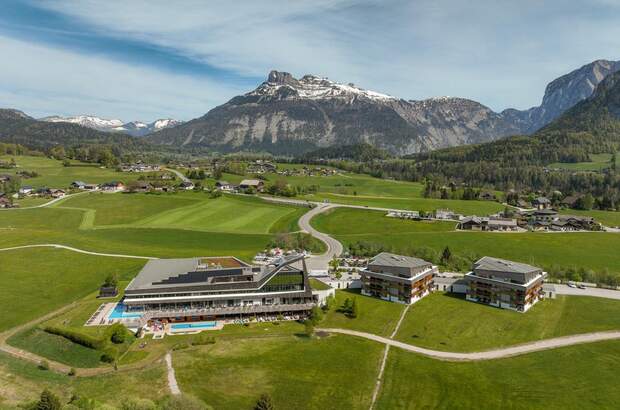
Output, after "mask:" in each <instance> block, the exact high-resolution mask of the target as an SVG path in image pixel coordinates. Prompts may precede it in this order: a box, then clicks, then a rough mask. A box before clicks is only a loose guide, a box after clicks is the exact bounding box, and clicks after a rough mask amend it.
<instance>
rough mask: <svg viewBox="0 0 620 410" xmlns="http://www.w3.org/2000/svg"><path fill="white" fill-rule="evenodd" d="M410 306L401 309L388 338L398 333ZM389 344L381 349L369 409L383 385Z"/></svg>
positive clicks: (373, 406) (392, 337)
mask: <svg viewBox="0 0 620 410" xmlns="http://www.w3.org/2000/svg"><path fill="white" fill-rule="evenodd" d="M410 307H411V305H407V306H405V308H404V309H403V313H401V314H400V318H399V319H398V322H397V323H396V326H395V327H394V331H393V332H392V334H391V335H390V339H394V336H396V333H398V329H400V325H401V323H403V319H405V316H406V315H407V312H408V311H409V308H410ZM390 346H391V345H390V344H389V343H386V344H385V350H384V351H383V359H381V365H380V366H379V374H378V375H377V382H376V383H375V389H374V391H373V392H372V400H371V401H370V410H372V409H374V408H375V404H376V403H377V398H378V397H379V392H381V386H382V385H383V373H384V372H385V364H386V363H387V358H388V355H389V353H390Z"/></svg>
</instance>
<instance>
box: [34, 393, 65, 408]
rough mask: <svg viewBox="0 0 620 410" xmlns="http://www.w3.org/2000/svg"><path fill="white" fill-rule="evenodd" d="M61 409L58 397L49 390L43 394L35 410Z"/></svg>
mask: <svg viewBox="0 0 620 410" xmlns="http://www.w3.org/2000/svg"><path fill="white" fill-rule="evenodd" d="M61 408H62V405H61V404H60V399H59V398H58V396H56V395H55V394H54V393H52V392H51V391H49V390H47V389H45V390H43V392H41V397H40V398H39V401H38V402H37V403H36V404H35V405H34V409H35V410H60V409H61Z"/></svg>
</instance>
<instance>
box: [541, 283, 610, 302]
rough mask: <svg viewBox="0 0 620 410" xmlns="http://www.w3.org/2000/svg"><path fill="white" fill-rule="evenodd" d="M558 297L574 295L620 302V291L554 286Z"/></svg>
mask: <svg viewBox="0 0 620 410" xmlns="http://www.w3.org/2000/svg"><path fill="white" fill-rule="evenodd" d="M553 286H554V287H555V291H556V293H557V294H558V295H574V296H594V297H597V298H607V299H618V300H620V291H617V290H611V289H600V288H589V287H588V288H585V289H579V288H571V287H569V286H566V285H557V284H555V283H554V284H553Z"/></svg>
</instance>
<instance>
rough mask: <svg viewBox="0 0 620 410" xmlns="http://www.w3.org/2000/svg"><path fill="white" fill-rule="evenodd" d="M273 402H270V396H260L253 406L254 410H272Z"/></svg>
mask: <svg viewBox="0 0 620 410" xmlns="http://www.w3.org/2000/svg"><path fill="white" fill-rule="evenodd" d="M274 409H275V407H274V406H273V402H272V401H271V396H269V395H268V394H261V396H260V398H259V399H258V401H257V402H256V405H255V406H254V410H274Z"/></svg>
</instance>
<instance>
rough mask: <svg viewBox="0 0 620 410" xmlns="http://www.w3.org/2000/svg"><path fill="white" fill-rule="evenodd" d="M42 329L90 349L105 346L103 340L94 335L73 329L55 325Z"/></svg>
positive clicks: (99, 348)
mask: <svg viewBox="0 0 620 410" xmlns="http://www.w3.org/2000/svg"><path fill="white" fill-rule="evenodd" d="M43 330H44V331H45V332H47V333H51V334H53V335H58V336H62V337H64V338H65V339H69V340H71V341H72V342H74V343H77V344H79V345H82V346H85V347H89V348H91V349H95V350H101V349H103V348H104V347H105V346H106V342H105V340H101V339H97V338H96V337H92V336H89V335H85V334H83V333H80V332H77V331H75V330H71V329H67V328H62V327H56V326H46V327H45V328H44V329H43Z"/></svg>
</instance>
